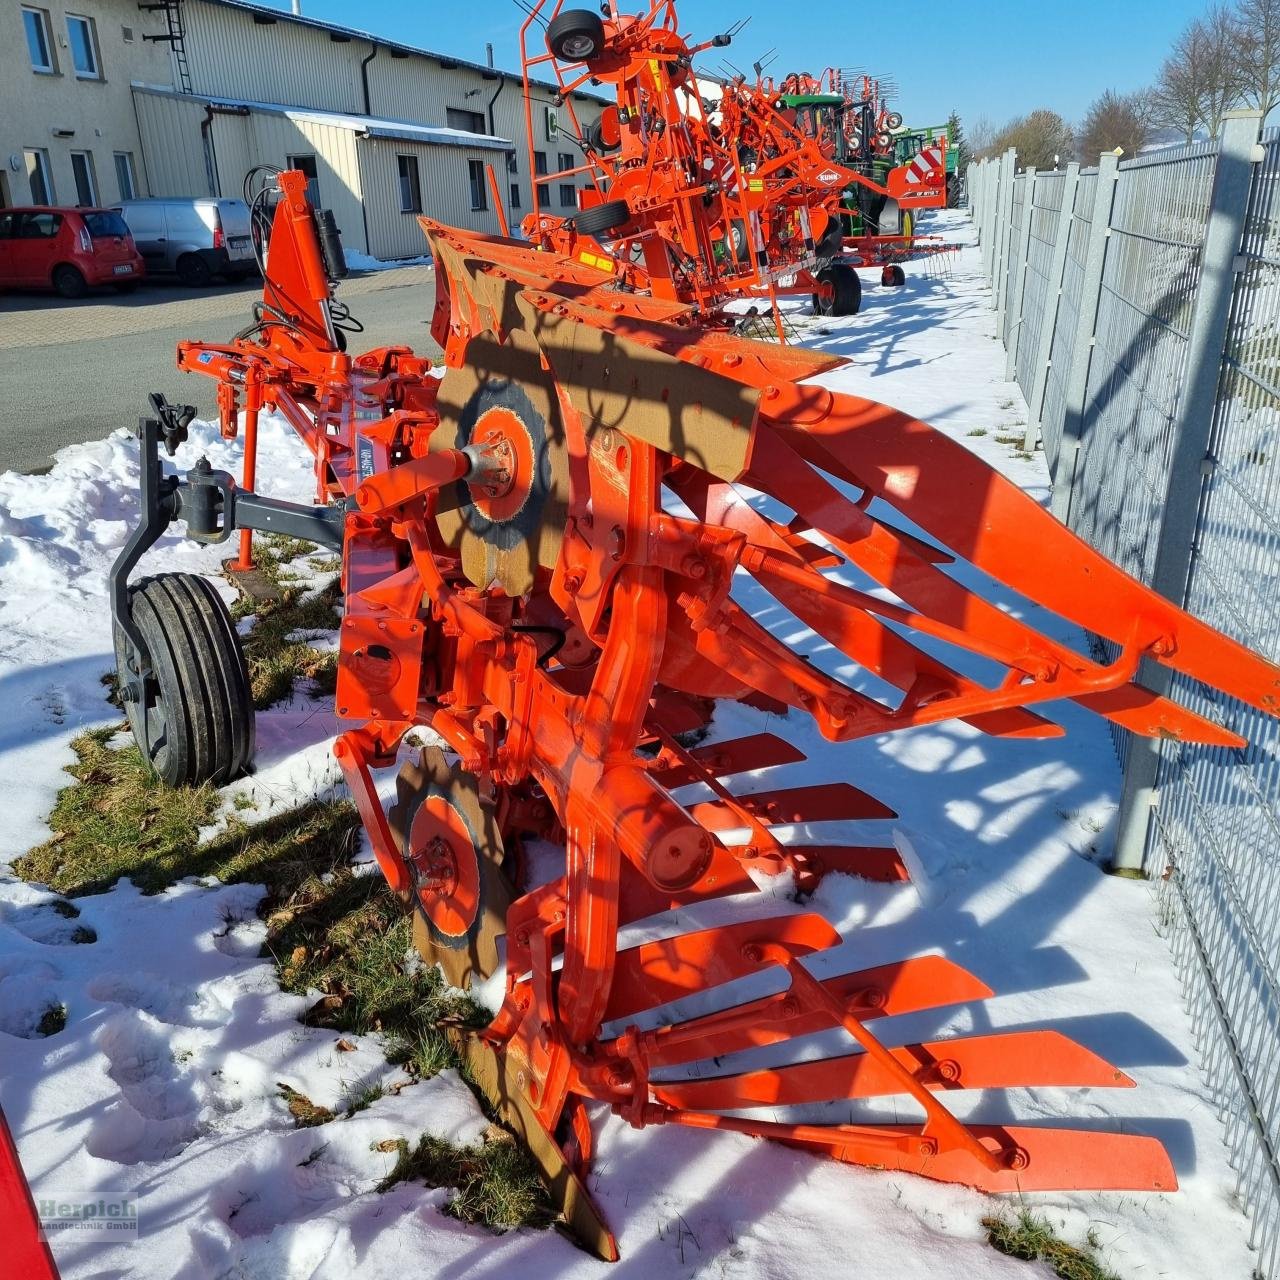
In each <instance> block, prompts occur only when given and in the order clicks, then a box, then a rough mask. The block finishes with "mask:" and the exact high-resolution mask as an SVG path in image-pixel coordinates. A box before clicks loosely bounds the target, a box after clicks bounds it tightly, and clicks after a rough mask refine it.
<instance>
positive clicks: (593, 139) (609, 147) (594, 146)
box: [583, 120, 622, 156]
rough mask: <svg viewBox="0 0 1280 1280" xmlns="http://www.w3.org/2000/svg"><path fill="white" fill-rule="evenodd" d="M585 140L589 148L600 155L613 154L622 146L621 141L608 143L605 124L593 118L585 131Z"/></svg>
mask: <svg viewBox="0 0 1280 1280" xmlns="http://www.w3.org/2000/svg"><path fill="white" fill-rule="evenodd" d="M583 141H584V142H585V143H586V144H587V147H588V149H589V150H591V151H594V152H595V153H596V155H598V156H608V155H612V154H613V153H614V152H615V151H617V149H618V148H619V147H620V146H622V143H621V142H615V143H612V144H610V143H608V142H606V141H605V137H604V126H603V125H602V124H601V123H600V121H599V120H593V121H592V122H591V123H590V124H589V125H587V127H586V129H585V130H584V131H583Z"/></svg>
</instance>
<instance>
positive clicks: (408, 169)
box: [396, 156, 422, 213]
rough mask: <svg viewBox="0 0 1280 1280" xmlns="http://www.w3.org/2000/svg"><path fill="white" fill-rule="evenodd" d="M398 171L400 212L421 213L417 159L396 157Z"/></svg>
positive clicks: (420, 191)
mask: <svg viewBox="0 0 1280 1280" xmlns="http://www.w3.org/2000/svg"><path fill="white" fill-rule="evenodd" d="M396 164H397V166H398V167H399V169H400V212H401V213H421V212H422V184H421V183H420V182H419V181H418V157H417V156H396Z"/></svg>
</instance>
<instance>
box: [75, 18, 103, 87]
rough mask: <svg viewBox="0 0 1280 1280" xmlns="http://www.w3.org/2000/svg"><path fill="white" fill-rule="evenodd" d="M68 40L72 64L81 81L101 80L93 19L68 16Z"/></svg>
mask: <svg viewBox="0 0 1280 1280" xmlns="http://www.w3.org/2000/svg"><path fill="white" fill-rule="evenodd" d="M67 38H68V40H69V41H70V43H71V64H72V66H74V67H75V69H76V77H77V78H78V79H80V80H101V79H102V70H101V67H100V65H99V62H98V33H97V31H96V30H95V29H94V25H93V19H92V18H77V17H76V16H75V15H74V14H70V13H69V14H67Z"/></svg>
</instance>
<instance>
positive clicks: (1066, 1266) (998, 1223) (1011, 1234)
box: [982, 1209, 1119, 1280]
mask: <svg viewBox="0 0 1280 1280" xmlns="http://www.w3.org/2000/svg"><path fill="white" fill-rule="evenodd" d="M982 1225H983V1226H984V1227H985V1228H986V1230H987V1243H988V1244H990V1245H991V1247H992V1248H993V1249H998V1250H999V1251H1000V1252H1001V1253H1004V1254H1008V1255H1009V1257H1011V1258H1021V1259H1023V1260H1024V1261H1026V1262H1044V1263H1046V1264H1047V1265H1048V1267H1049V1269H1050V1270H1051V1271H1052V1272H1053V1274H1054V1275H1055V1276H1058V1277H1059V1280H1119V1277H1118V1276H1117V1275H1116V1274H1115V1272H1114V1271H1111V1270H1109V1269H1108V1268H1106V1267H1104V1266H1103V1265H1102V1264H1101V1263H1100V1262H1099V1261H1098V1260H1097V1259H1096V1258H1094V1257H1093V1256H1092V1255H1091V1254H1090V1253H1089V1252H1086V1251H1085V1250H1084V1249H1078V1248H1076V1246H1075V1245H1073V1244H1068V1243H1067V1242H1066V1241H1065V1240H1061V1239H1059V1238H1058V1236H1057V1235H1056V1234H1055V1233H1054V1230H1053V1228H1052V1227H1051V1226H1050V1225H1049V1223H1048V1221H1047V1220H1046V1219H1045V1218H1043V1217H1041V1216H1039V1215H1038V1214H1034V1213H1032V1212H1031V1210H1030V1209H1019V1210H1018V1212H1017V1213H1016V1214H1013V1213H1009V1212H1005V1213H1001V1214H999V1215H998V1216H995V1215H993V1216H991V1217H986V1218H983V1219H982ZM1088 1243H1089V1247H1090V1249H1096V1248H1097V1237H1096V1236H1095V1235H1094V1234H1093V1233H1090V1235H1089V1241H1088Z"/></svg>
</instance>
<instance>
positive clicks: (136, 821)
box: [14, 726, 359, 899]
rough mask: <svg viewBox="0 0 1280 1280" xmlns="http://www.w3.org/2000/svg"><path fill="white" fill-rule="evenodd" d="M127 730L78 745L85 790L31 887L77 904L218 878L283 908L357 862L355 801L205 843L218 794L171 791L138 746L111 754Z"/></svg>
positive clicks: (35, 864) (68, 794) (25, 865)
mask: <svg viewBox="0 0 1280 1280" xmlns="http://www.w3.org/2000/svg"><path fill="white" fill-rule="evenodd" d="M117 731H118V727H117V726H112V727H109V728H106V729H93V730H90V731H89V732H88V733H83V734H81V735H80V736H79V737H78V738H76V739H75V740H74V741H73V742H72V744H71V746H72V749H73V750H74V751H75V753H76V756H77V760H76V763H75V764H73V765H70V766H69V767H68V769H67V772H68V773H70V774H71V776H72V777H73V778H75V780H76V781H75V782H74V783H73V784H72V785H71V786H69V787H66V788H65V789H64V790H62V791H61V792H59V793H58V799H57V801H56V802H55V804H54V807H53V812H52V814H51V815H50V817H49V825H50V826H51V827H52V828H53V832H54V834H53V835H52V836H51V837H50V838H49V839H48V840H46V841H45V843H44V844H42V845H39V846H38V847H37V848H35V849H33V850H31V852H30V853H27V854H25V855H23V857H21V858H19V859H18V860H17V861H16V862H15V863H14V868H15V870H16V871H17V872H18V874H19V875H21V876H23V877H24V878H25V879H27V880H35V881H39V882H41V883H43V884H47V885H50V886H51V887H52V888H54V889H56V890H57V891H58V892H59V893H63V894H71V895H76V894H84V893H101V892H103V891H104V890H106V889H109V888H110V887H111V886H112V885H113V884H115V882H116V881H117V880H118V879H120V877H121V876H128V877H129V879H131V880H132V881H133V882H134V884H136V885H137V886H138V887H139V888H140V889H142V891H143V892H144V893H158V892H159V891H160V890H161V889H164V888H166V887H167V886H168V885H170V884H172V883H173V882H174V881H175V880H180V879H182V878H183V877H184V876H209V875H212V876H217V877H218V879H219V880H222V881H224V882H227V883H231V882H233V881H240V880H249V881H254V882H257V883H263V884H266V885H267V887H268V889H269V891H270V894H271V896H272V897H273V898H277V899H279V898H283V897H286V896H287V895H288V894H290V893H292V892H293V891H294V889H296V888H297V887H298V886H299V885H300V884H302V883H303V882H304V881H305V880H307V879H308V878H310V877H312V876H315V875H316V874H318V873H319V872H321V871H325V872H327V871H329V870H332V869H333V868H334V867H336V866H340V865H343V864H345V862H346V861H347V857H348V855H349V853H350V850H351V848H352V847H353V841H354V840H355V832H356V829H357V827H358V825H359V822H358V819H357V817H356V812H355V809H354V807H353V806H352V805H350V804H347V803H345V802H339V803H321V802H319V801H315V802H312V803H311V804H307V805H303V806H302V807H301V808H299V809H295V810H292V811H290V812H288V813H283V814H278V815H277V816H275V817H272V818H268V819H266V820H265V821H263V822H259V823H255V824H254V825H252V826H249V825H247V824H245V823H244V822H242V821H240V820H239V819H238V818H235V817H233V818H231V819H230V821H229V823H228V826H227V828H226V830H224V831H223V832H221V833H220V834H218V835H216V836H215V837H214V838H213V839H211V840H210V841H208V842H207V843H205V844H201V842H200V828H201V827H203V826H207V825H209V824H210V823H211V822H212V821H213V820H214V818H215V816H216V815H217V813H218V809H219V796H218V793H217V791H216V790H215V789H214V788H213V787H209V786H205V787H194V788H176V789H169V788H167V787H162V786H161V785H160V784H159V783H157V782H156V780H155V778H154V777H153V776H152V774H151V771H150V770H149V769H148V768H147V765H146V763H145V761H144V760H143V758H142V754H141V753H140V752H139V751H138V749H137V748H136V747H135V746H132V745H130V746H127V747H123V748H119V749H113V748H111V747H108V746H107V743H108V742H109V741H110V739H111V738H112V737H114V736H115V734H116V732H117Z"/></svg>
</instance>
